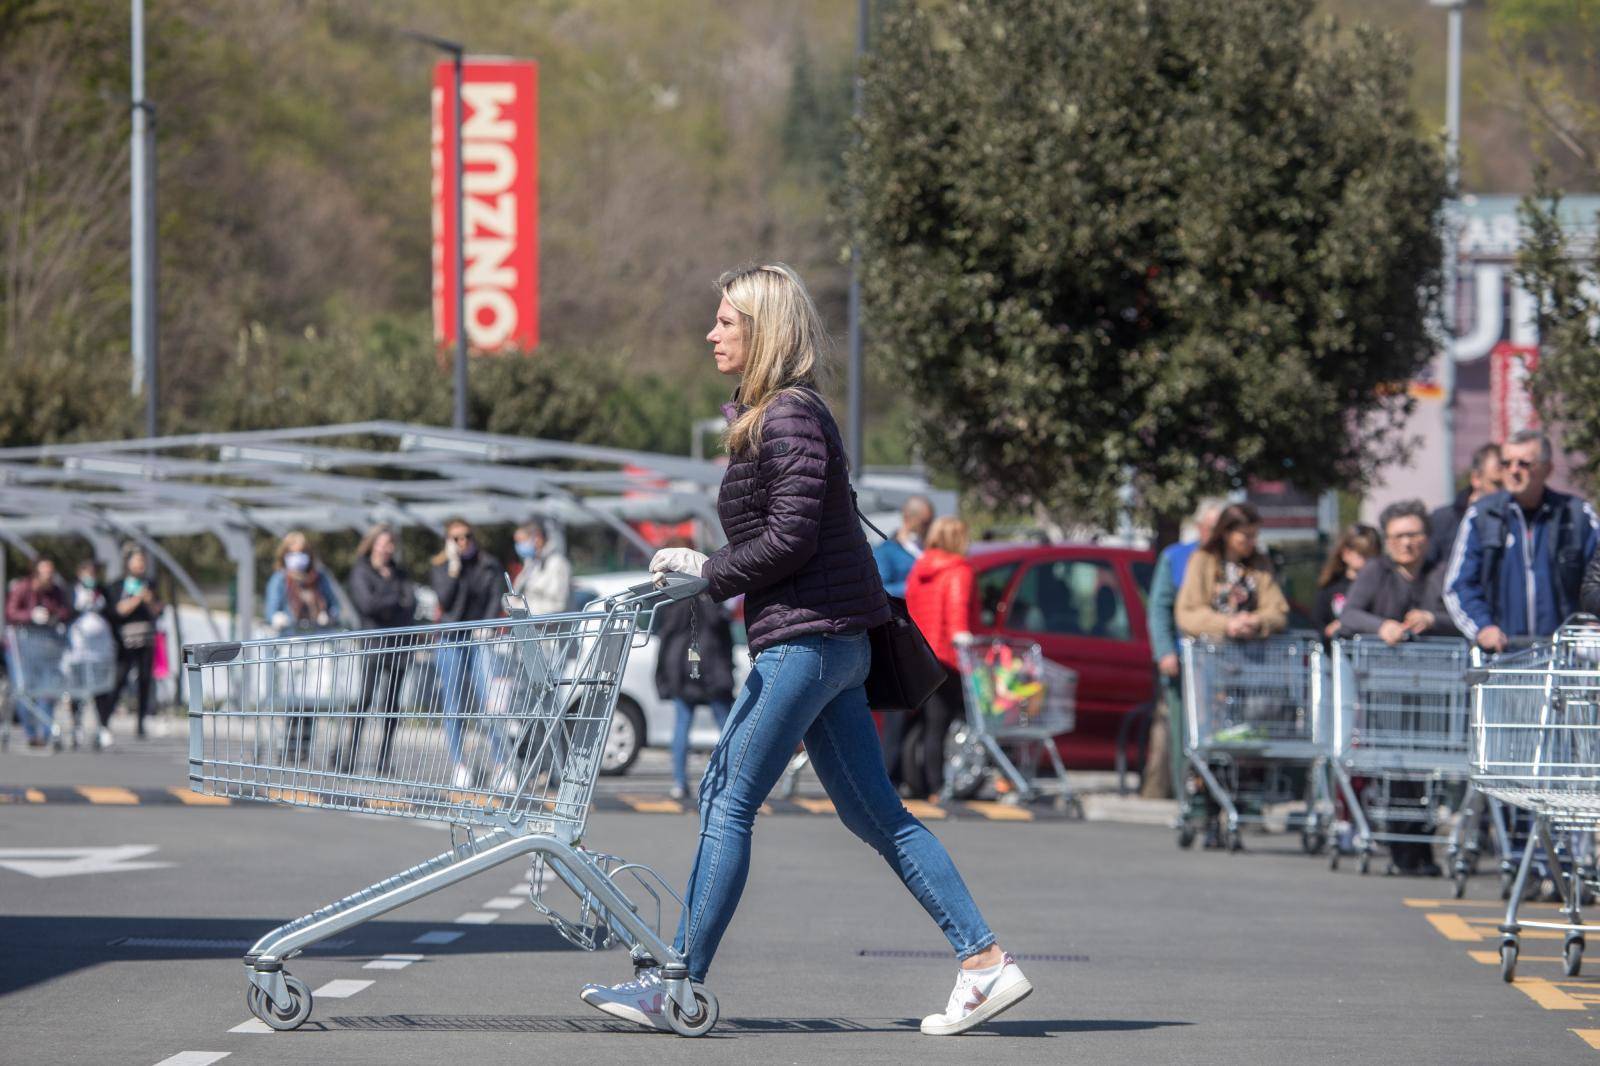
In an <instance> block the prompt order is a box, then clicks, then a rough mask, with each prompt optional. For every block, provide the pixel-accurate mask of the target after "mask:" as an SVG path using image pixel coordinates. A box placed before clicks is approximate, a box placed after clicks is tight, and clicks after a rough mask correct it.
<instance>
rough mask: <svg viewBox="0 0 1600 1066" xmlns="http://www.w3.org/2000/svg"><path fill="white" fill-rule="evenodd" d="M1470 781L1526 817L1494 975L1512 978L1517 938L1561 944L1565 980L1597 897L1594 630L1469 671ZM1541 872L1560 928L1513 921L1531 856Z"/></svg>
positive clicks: (1599, 647) (1583, 626) (1599, 669)
mask: <svg viewBox="0 0 1600 1066" xmlns="http://www.w3.org/2000/svg"><path fill="white" fill-rule="evenodd" d="M1472 683H1473V716H1472V779H1473V782H1474V783H1475V784H1476V785H1477V787H1478V789H1479V791H1481V792H1482V793H1483V794H1484V795H1486V796H1489V797H1491V798H1493V799H1496V800H1499V801H1501V802H1502V803H1505V804H1509V805H1511V806H1514V807H1517V808H1520V809H1522V810H1525V811H1527V812H1529V813H1530V814H1531V815H1532V816H1533V826H1532V829H1531V831H1530V832H1529V837H1528V843H1527V845H1526V846H1525V847H1524V848H1523V849H1522V856H1521V861H1520V862H1519V864H1518V867H1517V875H1516V881H1515V883H1514V884H1513V886H1512V889H1511V892H1510V895H1509V902H1508V903H1507V905H1506V917H1505V921H1504V922H1503V923H1502V924H1501V926H1500V932H1501V933H1502V934H1503V935H1504V939H1502V941H1501V943H1500V975H1501V976H1502V977H1503V978H1504V979H1505V980H1507V981H1510V980H1511V979H1512V978H1513V977H1514V976H1515V974H1516V968H1517V950H1518V946H1519V943H1520V940H1521V932H1522V930H1523V929H1525V928H1526V929H1542V930H1553V931H1556V932H1562V933H1565V934H1566V937H1565V941H1564V944H1563V950H1562V958H1563V962H1564V963H1565V969H1566V973H1567V975H1568V976H1577V974H1578V971H1579V970H1580V969H1581V968H1582V965H1583V948H1584V938H1585V935H1586V934H1587V933H1589V932H1592V931H1595V930H1596V929H1600V926H1591V925H1586V924H1585V923H1584V921H1583V900H1584V896H1585V895H1586V894H1588V893H1590V892H1592V891H1594V889H1595V887H1596V886H1595V868H1594V848H1593V842H1594V833H1595V830H1596V828H1597V827H1600V629H1597V628H1595V623H1594V621H1593V620H1592V619H1590V620H1588V622H1586V623H1579V624H1573V623H1572V622H1571V621H1570V620H1569V624H1567V625H1565V626H1563V627H1562V628H1561V629H1560V630H1558V631H1557V632H1556V635H1555V640H1554V641H1553V643H1551V644H1550V645H1547V646H1543V647H1535V648H1531V649H1529V650H1527V651H1523V652H1519V653H1517V654H1513V655H1504V656H1501V657H1500V658H1499V659H1498V660H1496V661H1495V662H1493V663H1491V664H1490V665H1488V666H1487V667H1485V668H1483V669H1481V670H1475V671H1473V675H1472ZM1538 855H1542V856H1543V857H1544V860H1545V861H1546V862H1547V863H1548V864H1549V876H1550V879H1551V880H1552V881H1553V883H1554V888H1555V891H1556V896H1557V898H1558V900H1559V903H1560V914H1561V916H1562V917H1563V918H1564V919H1565V920H1564V921H1522V920H1519V917H1518V911H1519V909H1520V907H1521V904H1522V900H1523V895H1524V892H1525V890H1526V888H1527V884H1528V879H1529V876H1530V873H1531V872H1532V870H1533V868H1534V865H1535V859H1536V856H1538Z"/></svg>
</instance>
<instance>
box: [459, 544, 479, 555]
mask: <svg viewBox="0 0 1600 1066" xmlns="http://www.w3.org/2000/svg"><path fill="white" fill-rule="evenodd" d="M477 557H478V542H477V541H472V542H471V543H469V544H468V545H467V546H466V547H465V548H462V549H461V558H463V559H476V558H477Z"/></svg>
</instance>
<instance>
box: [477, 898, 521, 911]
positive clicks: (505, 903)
mask: <svg viewBox="0 0 1600 1066" xmlns="http://www.w3.org/2000/svg"><path fill="white" fill-rule="evenodd" d="M526 902H528V899H527V897H526V896H496V897H495V898H494V899H491V900H488V901H486V902H485V903H484V906H485V907H487V908H489V909H490V910H492V911H514V910H516V909H517V908H518V907H520V906H522V905H523V904H524V903H526Z"/></svg>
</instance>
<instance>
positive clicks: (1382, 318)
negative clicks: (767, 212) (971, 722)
mask: <svg viewBox="0 0 1600 1066" xmlns="http://www.w3.org/2000/svg"><path fill="white" fill-rule="evenodd" d="M1311 8H1312V3H1311V0H1287V2H1286V0H1236V2H1234V3H1229V4H1217V3H1215V2H1213V0H1162V2H1160V3H1155V2H1149V0H1144V2H1128V0H1079V2H1076V3H1070V4H1064V3H1059V2H1055V0H991V2H985V3H978V2H952V3H948V4H941V5H937V6H935V5H912V4H904V5H896V10H895V11H894V12H893V13H891V14H889V15H888V16H887V18H886V22H885V26H884V30H883V32H882V33H880V34H879V37H878V41H879V44H878V45H877V47H876V51H875V55H874V59H873V61H872V63H871V65H870V67H869V70H868V76H867V82H866V107H865V113H864V115H863V119H862V123H861V143H860V147H859V149H858V150H855V151H853V152H852V153H851V157H850V176H851V181H852V183H853V186H854V191H855V201H854V202H855V204H856V208H857V209H856V212H855V215H854V228H855V232H856V234H857V239H858V241H859V242H860V246H861V249H862V256H863V263H864V268H865V291H866V296H867V300H868V316H869V317H868V322H869V324H870V329H871V333H872V338H873V341H874V345H875V348H876V350H877V351H880V352H884V353H887V355H888V357H889V358H890V359H892V360H893V361H894V363H895V365H896V368H897V369H898V371H899V373H900V376H901V377H902V378H903V380H904V383H905V389H906V390H907V392H908V393H909V394H910V395H911V396H912V398H913V400H914V407H915V409H917V410H918V411H920V412H922V417H921V419H920V421H919V423H918V424H917V426H916V427H915V428H916V432H917V436H918V439H919V441H920V443H921V446H922V447H923V449H925V451H926V454H927V455H928V457H929V458H930V459H931V460H933V461H934V462H936V463H937V464H939V465H942V466H944V467H946V468H948V469H949V470H950V471H952V472H954V473H955V474H956V475H957V476H958V477H959V478H960V479H961V480H962V481H963V482H964V483H965V484H966V485H967V486H968V487H969V488H971V489H973V490H975V491H976V492H977V493H978V494H979V495H980V497H981V498H982V499H983V500H984V501H985V502H986V503H994V504H998V505H1002V506H1011V507H1045V508H1049V509H1052V510H1056V511H1065V512H1069V513H1072V514H1075V515H1078V516H1083V517H1093V518H1097V519H1099V520H1102V521H1104V520H1107V519H1109V518H1110V516H1111V515H1112V514H1114V513H1115V512H1116V510H1117V508H1118V505H1119V493H1120V492H1121V491H1122V490H1124V487H1125V486H1129V485H1131V486H1132V488H1133V489H1134V505H1135V507H1136V509H1137V510H1138V511H1139V512H1141V513H1142V514H1143V515H1144V516H1145V517H1154V518H1160V517H1162V516H1166V517H1167V518H1168V520H1169V521H1170V517H1171V516H1173V515H1175V514H1177V513H1179V512H1181V511H1182V510H1184V509H1185V508H1187V507H1188V506H1189V505H1190V503H1191V502H1192V501H1193V500H1194V499H1195V498H1196V497H1197V496H1200V495H1202V494H1207V493H1212V492H1216V491H1219V490H1224V489H1229V488H1234V487H1238V486H1241V485H1243V484H1245V483H1246V482H1248V481H1249V480H1251V479H1286V480H1288V481H1291V482H1293V483H1295V484H1297V485H1299V486H1301V487H1303V488H1307V489H1321V488H1324V487H1327V486H1332V485H1357V484H1360V483H1361V482H1362V481H1363V480H1364V479H1365V478H1367V477H1368V475H1370V473H1371V472H1372V470H1373V469H1374V467H1375V466H1377V465H1378V464H1379V463H1380V462H1382V461H1384V460H1386V459H1388V458H1390V457H1392V456H1393V455H1394V454H1395V453H1396V452H1397V451H1398V450H1400V449H1402V447H1403V445H1404V441H1403V439H1402V438H1401V434H1400V428H1399V427H1400V424H1401V420H1402V418H1403V416H1404V414H1405V413H1406V411H1407V409H1408V404H1409V401H1408V400H1407V399H1406V398H1405V395H1404V390H1403V389H1396V388H1395V387H1394V386H1395V384H1396V383H1400V382H1404V381H1405V380H1406V379H1408V378H1410V377H1412V376H1413V375H1414V374H1415V373H1416V372H1417V371H1418V370H1420V369H1421V368H1422V367H1423V365H1424V364H1425V363H1426V362H1427V361H1428V360H1429V358H1430V357H1431V356H1432V353H1433V346H1432V343H1431V340H1430V331H1429V328H1428V326H1429V320H1430V315H1431V313H1432V311H1433V310H1434V304H1435V301H1436V299H1437V295H1436V294H1437V289H1438V284H1439V275H1440V266H1439V264H1440V252H1439V247H1438V228H1437V227H1438V223H1439V214H1440V209H1441V204H1442V202H1443V199H1444V196H1445V192H1446V182H1445V173H1444V165H1443V159H1442V152H1441V150H1440V146H1439V145H1438V144H1437V143H1436V142H1435V141H1434V140H1432V139H1430V138H1428V137H1427V136H1425V135H1423V134H1422V133H1420V132H1419V128H1420V125H1421V124H1420V123H1419V120H1418V117H1417V115H1416V114H1415V113H1414V112H1413V111H1412V109H1411V107H1410V105H1409V103H1408V102H1407V94H1406V90H1405V87H1406V82H1407V78H1408V74H1409V70H1408V63H1407V57H1406V54H1405V50H1404V48H1403V47H1402V45H1401V44H1400V43H1399V41H1398V39H1396V38H1394V37H1391V36H1385V35H1381V34H1378V33H1376V32H1374V31H1371V30H1369V29H1366V28H1362V27H1358V28H1356V29H1355V30H1354V31H1353V32H1345V31H1342V30H1340V29H1339V28H1338V27H1337V26H1336V25H1334V24H1333V23H1331V22H1327V23H1319V24H1317V25H1315V26H1312V25H1310V23H1309V15H1310V11H1311Z"/></svg>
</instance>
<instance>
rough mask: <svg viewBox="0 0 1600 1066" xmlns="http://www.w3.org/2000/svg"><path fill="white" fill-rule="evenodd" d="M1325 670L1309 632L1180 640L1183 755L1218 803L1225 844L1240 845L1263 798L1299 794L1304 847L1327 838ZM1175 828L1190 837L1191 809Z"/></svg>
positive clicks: (1182, 838)
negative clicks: (1240, 638) (1302, 807)
mask: <svg viewBox="0 0 1600 1066" xmlns="http://www.w3.org/2000/svg"><path fill="white" fill-rule="evenodd" d="M1325 675H1326V663H1325V659H1324V656H1323V653H1322V642H1321V640H1320V639H1319V638H1318V637H1317V636H1316V634H1314V633H1292V634H1285V635H1281V636H1275V637H1267V638H1265V639H1261V640H1246V641H1217V640H1211V639H1208V638H1199V639H1196V638H1185V639H1184V641H1183V704H1184V726H1185V728H1184V734H1185V735H1184V755H1185V757H1186V758H1187V759H1188V761H1189V766H1190V767H1191V768H1192V769H1193V770H1194V772H1195V773H1196V774H1198V775H1199V777H1200V781H1201V784H1202V785H1203V786H1204V788H1205V791H1206V794H1207V796H1209V797H1210V799H1211V801H1212V802H1213V803H1215V804H1216V806H1217V808H1218V809H1219V812H1220V815H1221V817H1222V820H1223V824H1222V825H1221V826H1220V828H1221V829H1223V831H1224V832H1225V833H1226V844H1227V847H1228V849H1229V850H1230V851H1238V850H1239V849H1240V848H1242V847H1243V840H1242V838H1241V835H1240V826H1241V825H1242V824H1243V823H1245V822H1255V823H1264V822H1265V821H1266V819H1265V809H1266V808H1267V807H1268V806H1270V805H1272V804H1276V803H1288V802H1293V801H1296V800H1300V799H1304V801H1305V805H1306V807H1305V813H1304V820H1303V821H1302V822H1301V824H1300V833H1301V838H1300V839H1301V844H1302V846H1303V847H1304V848H1305V849H1306V850H1307V851H1308V852H1316V851H1320V850H1321V848H1322V846H1323V844H1324V843H1325V842H1326V839H1327V826H1328V822H1329V819H1330V811H1331V808H1332V803H1331V799H1330V796H1329V791H1328V783H1327V777H1328V774H1327V769H1326V767H1327V760H1328V755H1329V751H1330V740H1329V733H1330V731H1331V730H1330V724H1329V722H1328V714H1327V703H1328V701H1327V700H1326V699H1325V698H1324V694H1325V690H1326V687H1327V677H1326V676H1325ZM1302 775H1303V780H1302ZM1177 830H1178V845H1179V847H1185V848H1186V847H1188V846H1189V845H1191V844H1192V843H1194V838H1195V832H1196V826H1195V823H1194V821H1193V819H1192V817H1181V818H1180V819H1179V822H1178V826H1177Z"/></svg>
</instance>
